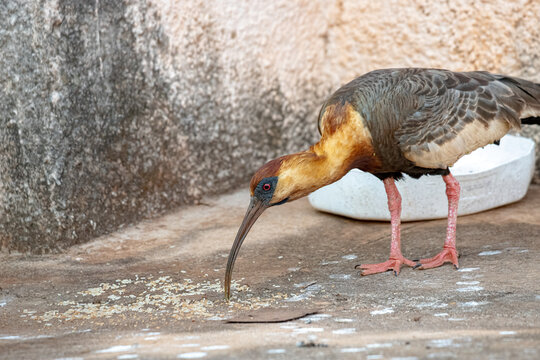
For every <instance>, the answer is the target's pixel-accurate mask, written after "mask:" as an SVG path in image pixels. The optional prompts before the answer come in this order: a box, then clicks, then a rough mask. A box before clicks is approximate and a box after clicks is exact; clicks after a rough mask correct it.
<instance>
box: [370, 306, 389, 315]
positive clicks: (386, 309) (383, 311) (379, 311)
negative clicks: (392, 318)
mask: <svg viewBox="0 0 540 360" xmlns="http://www.w3.org/2000/svg"><path fill="white" fill-rule="evenodd" d="M393 312H394V310H393V309H392V308H384V309H381V310H373V311H371V312H370V314H371V315H385V314H391V313H393Z"/></svg>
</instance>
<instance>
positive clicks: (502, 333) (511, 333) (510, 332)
mask: <svg viewBox="0 0 540 360" xmlns="http://www.w3.org/2000/svg"><path fill="white" fill-rule="evenodd" d="M516 334H517V333H516V332H515V331H499V335H516Z"/></svg>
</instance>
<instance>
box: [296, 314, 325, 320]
mask: <svg viewBox="0 0 540 360" xmlns="http://www.w3.org/2000/svg"><path fill="white" fill-rule="evenodd" d="M331 317H332V315H330V314H313V315H309V316H306V317H304V318H302V320H303V321H321V320H324V319H328V318H331Z"/></svg>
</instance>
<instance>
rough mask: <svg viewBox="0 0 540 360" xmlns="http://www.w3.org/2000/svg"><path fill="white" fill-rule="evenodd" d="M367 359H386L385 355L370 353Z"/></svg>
mask: <svg viewBox="0 0 540 360" xmlns="http://www.w3.org/2000/svg"><path fill="white" fill-rule="evenodd" d="M366 359H367V360H377V359H384V356H382V355H368V356H367V357H366Z"/></svg>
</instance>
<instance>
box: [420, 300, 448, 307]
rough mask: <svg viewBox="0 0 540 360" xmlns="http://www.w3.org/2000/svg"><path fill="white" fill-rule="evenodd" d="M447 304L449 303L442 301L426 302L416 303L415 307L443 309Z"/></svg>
mask: <svg viewBox="0 0 540 360" xmlns="http://www.w3.org/2000/svg"><path fill="white" fill-rule="evenodd" d="M447 306H448V304H447V303H442V302H440V301H432V302H425V303H419V304H416V305H415V307H416V308H418V309H424V308H429V309H442V308H445V307H447Z"/></svg>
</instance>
